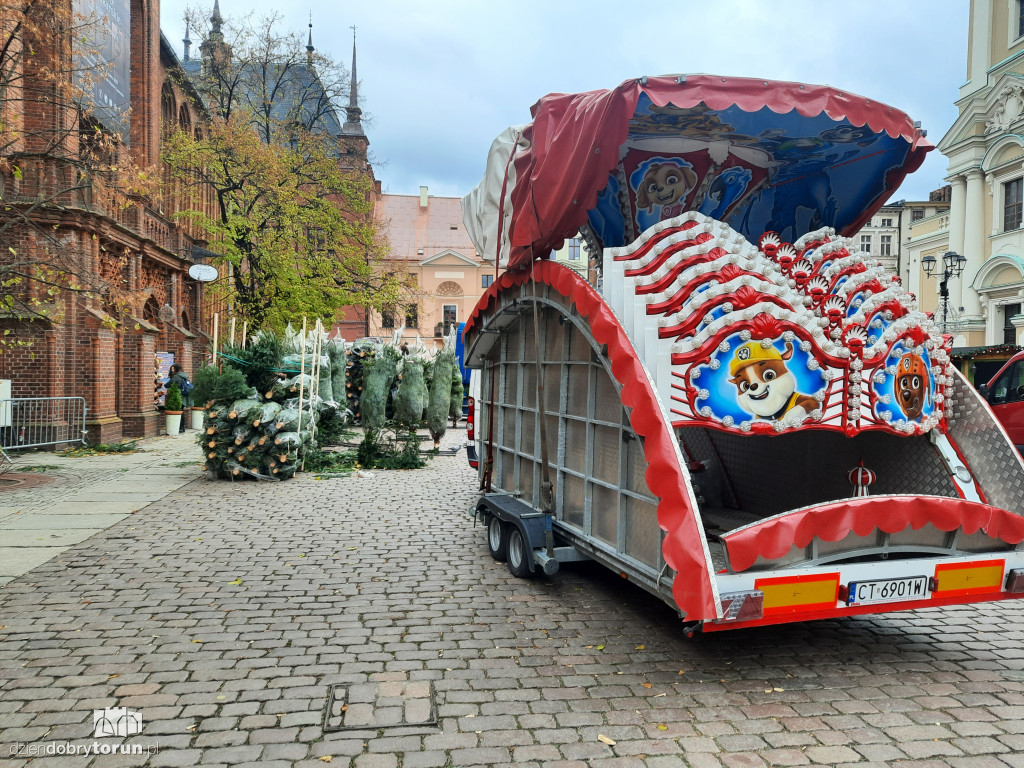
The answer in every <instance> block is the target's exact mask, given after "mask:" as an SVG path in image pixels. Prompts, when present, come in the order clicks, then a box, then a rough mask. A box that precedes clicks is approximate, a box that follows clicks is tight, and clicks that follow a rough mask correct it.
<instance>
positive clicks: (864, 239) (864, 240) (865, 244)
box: [860, 235, 871, 253]
mask: <svg viewBox="0 0 1024 768" xmlns="http://www.w3.org/2000/svg"><path fill="white" fill-rule="evenodd" d="M860 249H861V250H862V251H864V253H871V235H861V236H860Z"/></svg>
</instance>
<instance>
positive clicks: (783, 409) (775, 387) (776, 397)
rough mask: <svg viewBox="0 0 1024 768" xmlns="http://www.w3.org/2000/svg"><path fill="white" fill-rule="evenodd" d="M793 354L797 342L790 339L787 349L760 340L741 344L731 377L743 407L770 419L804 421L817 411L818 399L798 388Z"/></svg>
mask: <svg viewBox="0 0 1024 768" xmlns="http://www.w3.org/2000/svg"><path fill="white" fill-rule="evenodd" d="M792 357H793V345H792V344H791V343H790V342H788V341H787V342H786V345H785V351H784V352H779V351H778V350H777V349H776V348H775V347H774V346H769V347H764V346H762V345H761V342H759V341H750V342H747V343H746V344H744V345H742V346H741V347H739V348H738V349H737V350H736V354H735V355H734V356H733V359H732V362H730V363H729V375H730V376H731V377H732V378H730V379H729V381H730V382H731V383H732V384H733V385H735V387H736V392H737V394H736V400H737V401H738V402H739V404H740V407H741V408H743V409H744V410H745V411H747V412H748V413H751V414H753V415H754V416H756V417H758V418H760V419H766V420H768V421H778V420H780V419H784V418H789V419H793V418H795V419H796V420H797V421H800V420H803V419H804V418H805V417H806V416H807V415H808V414H809V413H811V412H812V411H814V410H815V409H816V408H817V407H818V401H817V400H815V399H814V398H813V397H811V396H810V395H804V394H801V393H800V392H797V391H796V389H797V383H796V376H794V375H793V373H792V371H790V370H789V368H788V367H787V366H786V363H787V361H788V360H790V359H791V358H792Z"/></svg>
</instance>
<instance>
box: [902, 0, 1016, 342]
mask: <svg viewBox="0 0 1024 768" xmlns="http://www.w3.org/2000/svg"><path fill="white" fill-rule="evenodd" d="M970 13H971V24H970V33H969V34H970V39H969V47H968V55H967V81H966V82H965V83H964V84H963V85H962V86H961V87H960V97H959V99H958V100H957V102H956V104H957V107H958V108H959V110H960V114H959V117H958V118H957V120H956V122H954V123H953V126H952V127H951V128H950V129H949V131H948V132H947V133H946V135H945V136H943V138H942V140H941V141H940V142H939V144H938V148H939V150H940V151H941V152H942V154H944V155H945V156H946V157H948V158H949V175H948V176H947V178H946V180H947V182H948V183H949V184H950V185H951V186H952V191H951V195H950V207H949V222H948V230H947V233H948V241H947V243H946V244H945V245H941V244H939V243H938V242H937V237H936V233H935V232H932V233H931V237H932V241H933V242H932V243H931V245H932V246H934V247H933V248H932V249H931V252H932V253H933V254H934V255H937V258H938V264H939V266H938V269H939V270H941V269H942V267H941V264H942V259H941V256H942V254H941V253H939V251H944V250H946V249H948V250H951V251H954V252H956V253H958V254H961V255H962V256H964V257H965V259H966V262H965V265H964V270H963V274H962V276H961V277H959V278H958V279H954V280H951V281H950V283H949V289H950V296H949V304H950V306H951V307H952V312H953V313H954V314H955V316H956V320H957V322H956V326H955V328H954V332H955V339H954V347H971V348H976V347H991V346H1001V345H1012V344H1018V345H1019V344H1024V314H1021V305H1022V303H1024V229H1022V223H1024V222H1022V213H1024V2H1022V1H1021V0H971V10H970ZM924 234H925V233H924V232H923V231H922V233H921V235H920V236H921V237H923V236H924ZM916 237H918V235H917V234H914V233H912V237H911V239H912V240H913V239H915V238H916ZM939 239H940V238H939ZM920 255H921V256H923V255H925V252H924V251H922V252H921V254H920ZM937 283H938V281H937V280H936V279H934V278H931V279H928V278H926V277H924V276H919V280H918V282H917V283H916V285H918V286H919V290H920V295H921V296H922V304H924V305H927V304H928V303H929V301H931V303H932V305H933V306H935V301H934V294H935V289H936V285H937ZM912 284H913V283H912ZM929 291H930V292H931V296H932V299H931V300H929V298H928V295H929Z"/></svg>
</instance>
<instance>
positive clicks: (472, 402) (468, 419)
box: [466, 397, 476, 440]
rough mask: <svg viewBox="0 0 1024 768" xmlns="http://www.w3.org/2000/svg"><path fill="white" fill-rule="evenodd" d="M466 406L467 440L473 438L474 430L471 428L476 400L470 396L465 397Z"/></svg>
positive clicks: (474, 416)
mask: <svg viewBox="0 0 1024 768" xmlns="http://www.w3.org/2000/svg"><path fill="white" fill-rule="evenodd" d="M466 402H467V403H468V408H467V411H466V437H467V438H468V439H469V440H472V439H473V435H474V433H475V430H474V429H473V426H474V420H475V419H476V400H474V399H473V398H472V397H470V398H467V401H466Z"/></svg>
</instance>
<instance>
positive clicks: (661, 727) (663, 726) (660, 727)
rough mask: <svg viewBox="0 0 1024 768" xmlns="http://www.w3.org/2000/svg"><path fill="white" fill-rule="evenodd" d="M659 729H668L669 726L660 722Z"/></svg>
mask: <svg viewBox="0 0 1024 768" xmlns="http://www.w3.org/2000/svg"><path fill="white" fill-rule="evenodd" d="M658 730H659V731H667V730H668V726H667V725H665V724H664V723H659V724H658Z"/></svg>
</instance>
